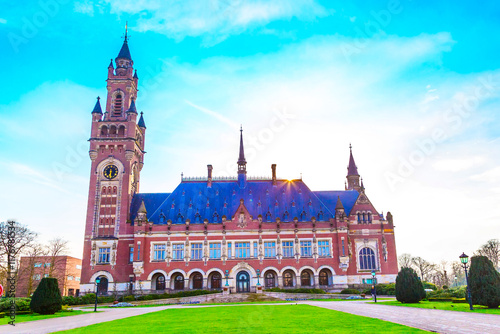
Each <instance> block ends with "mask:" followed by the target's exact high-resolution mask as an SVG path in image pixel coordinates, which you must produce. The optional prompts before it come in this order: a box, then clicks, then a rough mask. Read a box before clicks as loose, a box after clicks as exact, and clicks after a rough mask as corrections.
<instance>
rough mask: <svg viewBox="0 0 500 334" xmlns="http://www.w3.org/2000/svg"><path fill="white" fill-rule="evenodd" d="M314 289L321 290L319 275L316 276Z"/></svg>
mask: <svg viewBox="0 0 500 334" xmlns="http://www.w3.org/2000/svg"><path fill="white" fill-rule="evenodd" d="M314 288H315V289H319V275H314Z"/></svg>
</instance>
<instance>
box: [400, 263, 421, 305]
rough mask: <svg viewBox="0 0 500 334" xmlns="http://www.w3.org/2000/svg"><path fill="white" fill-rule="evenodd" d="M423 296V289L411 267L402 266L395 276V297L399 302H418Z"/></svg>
mask: <svg viewBox="0 0 500 334" xmlns="http://www.w3.org/2000/svg"><path fill="white" fill-rule="evenodd" d="M424 298H425V290H424V287H423V286H422V283H421V282H420V280H419V279H418V275H417V273H416V272H415V270H413V269H412V268H403V269H401V271H400V272H399V273H398V276H397V277H396V299H397V300H398V301H399V302H401V303H418V302H419V301H421V300H422V299H424Z"/></svg>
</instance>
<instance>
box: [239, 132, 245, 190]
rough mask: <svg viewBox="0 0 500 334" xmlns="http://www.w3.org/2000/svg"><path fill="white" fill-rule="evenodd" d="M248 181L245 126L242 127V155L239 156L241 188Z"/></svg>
mask: <svg viewBox="0 0 500 334" xmlns="http://www.w3.org/2000/svg"><path fill="white" fill-rule="evenodd" d="M246 182H247V161H246V160H245V151H244V149H243V127H240V155H239V157H238V183H239V185H240V188H244V187H245V186H246Z"/></svg>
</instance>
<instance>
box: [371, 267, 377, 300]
mask: <svg viewBox="0 0 500 334" xmlns="http://www.w3.org/2000/svg"><path fill="white" fill-rule="evenodd" d="M376 275H377V273H376V272H375V270H372V295H373V299H374V300H375V303H376V302H377V289H376V288H375V284H376V281H375V276H376Z"/></svg>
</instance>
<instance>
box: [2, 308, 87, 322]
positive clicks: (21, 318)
mask: <svg viewBox="0 0 500 334" xmlns="http://www.w3.org/2000/svg"><path fill="white" fill-rule="evenodd" d="M84 313H88V312H85V311H79V310H73V311H66V312H56V313H55V314H49V315H41V314H38V313H33V314H22V315H16V320H15V322H14V323H15V324H17V323H19V322H25V321H33V320H42V319H50V318H59V317H69V316H72V315H79V314H84ZM9 321H10V318H9V316H8V315H7V316H5V318H0V325H7V324H8V323H9Z"/></svg>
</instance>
